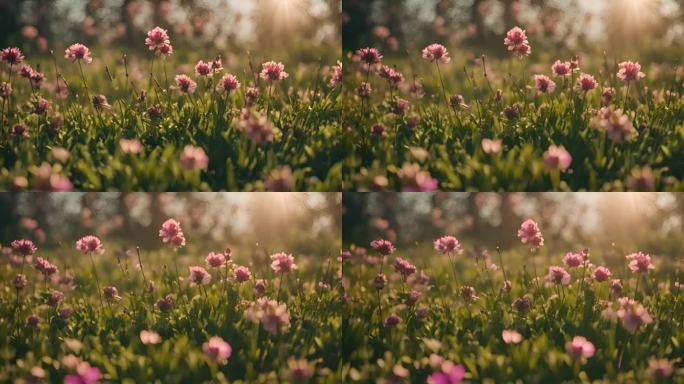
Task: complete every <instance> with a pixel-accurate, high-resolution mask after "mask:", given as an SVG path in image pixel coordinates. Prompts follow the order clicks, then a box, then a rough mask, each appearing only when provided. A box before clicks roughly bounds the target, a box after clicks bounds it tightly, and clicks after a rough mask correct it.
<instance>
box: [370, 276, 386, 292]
mask: <svg viewBox="0 0 684 384" xmlns="http://www.w3.org/2000/svg"><path fill="white" fill-rule="evenodd" d="M385 285H387V276H385V274H384V273H378V274H377V275H375V277H373V287H374V288H375V289H376V290H378V291H379V290H381V289H383V288H385Z"/></svg>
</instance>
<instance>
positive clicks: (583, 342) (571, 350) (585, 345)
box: [565, 336, 596, 361]
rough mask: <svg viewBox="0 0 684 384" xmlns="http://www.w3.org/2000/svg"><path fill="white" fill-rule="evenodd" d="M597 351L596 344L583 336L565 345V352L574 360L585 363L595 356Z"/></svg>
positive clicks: (576, 337)
mask: <svg viewBox="0 0 684 384" xmlns="http://www.w3.org/2000/svg"><path fill="white" fill-rule="evenodd" d="M595 351H596V349H595V348H594V344H592V343H591V342H590V341H589V340H587V339H586V338H585V337H582V336H575V337H574V338H573V339H572V341H568V342H567V343H565V352H567V354H568V355H570V357H571V358H572V359H574V360H580V361H585V360H586V359H588V358H590V357H592V356H594V352H595Z"/></svg>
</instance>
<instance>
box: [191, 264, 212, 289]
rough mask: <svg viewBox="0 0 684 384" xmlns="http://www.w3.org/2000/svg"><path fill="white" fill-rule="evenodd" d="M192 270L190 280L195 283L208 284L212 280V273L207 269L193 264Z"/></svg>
mask: <svg viewBox="0 0 684 384" xmlns="http://www.w3.org/2000/svg"><path fill="white" fill-rule="evenodd" d="M189 270H190V282H191V283H193V284H195V285H206V284H209V282H210V281H211V275H210V274H209V272H207V270H206V269H204V268H202V267H199V266H191V267H189Z"/></svg>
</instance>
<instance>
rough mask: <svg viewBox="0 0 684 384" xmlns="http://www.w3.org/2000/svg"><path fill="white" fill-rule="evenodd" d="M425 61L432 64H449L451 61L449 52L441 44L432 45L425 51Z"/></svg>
mask: <svg viewBox="0 0 684 384" xmlns="http://www.w3.org/2000/svg"><path fill="white" fill-rule="evenodd" d="M423 59H425V60H429V61H430V62H431V63H432V62H435V61H439V62H441V63H442V64H447V63H449V62H450V61H451V58H450V57H449V52H447V49H446V48H445V47H444V46H443V45H441V44H430V45H428V46H427V47H425V48H424V49H423Z"/></svg>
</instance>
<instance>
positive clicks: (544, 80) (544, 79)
mask: <svg viewBox="0 0 684 384" xmlns="http://www.w3.org/2000/svg"><path fill="white" fill-rule="evenodd" d="M534 86H535V88H536V89H537V93H540V94H542V93H547V94H548V93H553V91H554V90H556V83H555V82H554V81H553V80H551V79H550V78H549V77H548V76H546V75H534Z"/></svg>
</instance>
